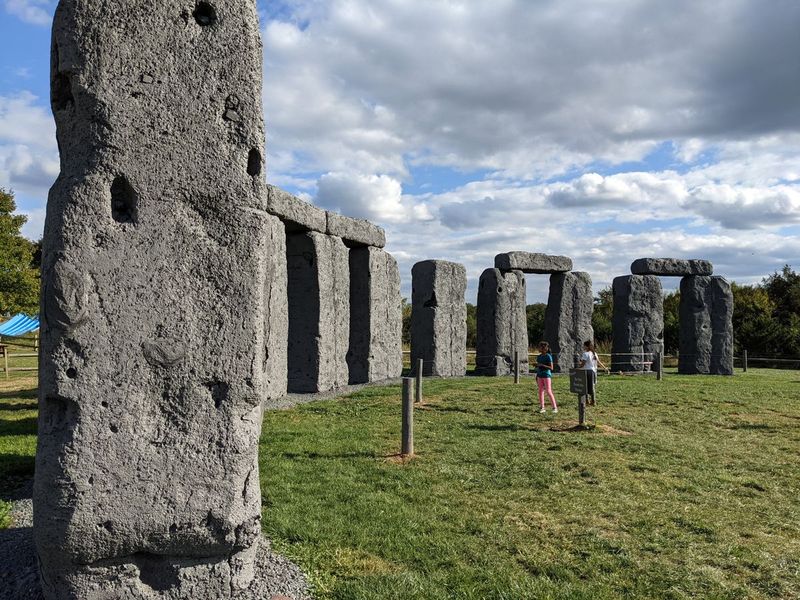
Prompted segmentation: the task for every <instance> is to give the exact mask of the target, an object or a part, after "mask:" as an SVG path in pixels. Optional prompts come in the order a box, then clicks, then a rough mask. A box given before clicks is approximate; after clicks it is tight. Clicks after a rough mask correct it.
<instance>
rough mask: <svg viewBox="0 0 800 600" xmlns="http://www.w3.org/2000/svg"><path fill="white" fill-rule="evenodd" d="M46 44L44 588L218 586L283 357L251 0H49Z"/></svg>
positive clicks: (255, 537)
mask: <svg viewBox="0 0 800 600" xmlns="http://www.w3.org/2000/svg"><path fill="white" fill-rule="evenodd" d="M52 48H53V52H52V80H51V84H52V107H53V112H54V115H55V119H56V126H57V136H58V145H59V149H60V152H61V174H60V176H59V178H58V180H57V181H56V183H55V184H54V186H53V188H52V190H51V193H50V198H49V201H48V210H47V219H46V225H45V234H44V257H43V267H42V283H43V291H42V306H41V319H42V332H41V362H40V384H39V390H40V398H39V436H38V449H37V455H36V479H35V489H34V496H33V501H34V535H35V538H36V546H37V553H38V557H39V561H40V566H41V575H42V584H43V591H44V594H45V597H46V598H48V599H49V600H55V599H59V600H60V599H76V598H80V599H82V600H99V599H109V598H115V599H148V600H149V599H160V600H163V599H189V598H192V599H196V598H231V597H232V596H234V595H235V594H237V593H238V592H239V591H240V590H242V589H244V588H246V587H247V586H248V584H249V583H250V581H251V579H252V577H253V561H254V557H255V551H256V548H257V545H258V541H259V538H260V519H261V497H260V487H259V473H258V439H259V434H260V430H261V420H262V411H261V403H262V400H263V398H264V396H265V395H267V393H268V392H267V390H268V389H269V387H270V384H269V382H268V381H267V380H272V379H280V378H283V377H285V375H284V374H282V373H279V372H278V369H277V367H276V366H275V365H273V363H272V361H273V356H274V354H273V353H272V351H273V348H272V345H273V344H274V343H275V338H276V337H281V336H280V335H277V333H276V332H275V331H271V328H272V327H273V326H274V324H275V323H276V322H278V321H280V318H279V317H276V316H275V315H273V314H272V313H271V306H272V304H271V302H269V301H268V300H267V298H266V297H265V296H266V295H268V294H269V293H270V290H272V289H275V288H273V284H274V283H275V282H279V281H280V274H276V273H275V272H274V270H275V268H276V264H277V262H276V260H275V257H276V254H280V252H281V247H280V245H279V243H278V239H279V236H280V235H281V233H282V231H281V230H282V229H283V228H282V226H281V224H280V222H279V221H278V219H276V218H275V217H273V216H271V215H269V214H268V213H267V212H266V190H265V189H264V182H263V161H262V154H263V147H264V135H263V123H262V103H261V74H262V69H261V61H262V58H261V43H260V39H259V25H258V17H257V14H256V6H255V2H252V1H251V0H216V1H215V2H214V4H213V5H212V4H210V3H208V2H205V1H199V2H196V3H195V2H192V3H189V4H187V3H185V2H177V1H176V0H162V1H159V2H155V1H146V0H137V1H135V2H107V1H106V0H82V1H80V2H78V1H77V0H62V2H61V3H60V4H59V6H58V8H57V10H56V16H55V22H54V26H53V46H52ZM278 302H279V303H282V302H283V300H278Z"/></svg>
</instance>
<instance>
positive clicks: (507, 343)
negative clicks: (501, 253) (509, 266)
mask: <svg viewBox="0 0 800 600" xmlns="http://www.w3.org/2000/svg"><path fill="white" fill-rule="evenodd" d="M525 292H526V291H525V274H524V273H523V272H522V271H508V272H506V273H503V272H502V271H501V270H500V269H486V270H485V271H484V272H483V273H482V274H481V278H480V283H479V284H478V306H477V347H476V358H475V363H476V371H477V373H479V374H480V375H490V376H499V375H508V374H509V373H512V372H513V370H514V353H515V352H518V353H519V360H520V370H521V371H522V372H523V373H526V372H527V371H528V323H527V316H526V313H525V301H526V293H525Z"/></svg>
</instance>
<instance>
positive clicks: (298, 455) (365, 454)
mask: <svg viewBox="0 0 800 600" xmlns="http://www.w3.org/2000/svg"><path fill="white" fill-rule="evenodd" d="M281 458H287V459H289V460H297V459H307V458H310V459H312V460H315V459H319V458H321V459H326V460H339V459H343V458H385V457H384V456H383V455H382V454H378V453H377V452H372V451H368V450H364V451H360V452H339V453H331V454H323V453H321V452H283V453H281Z"/></svg>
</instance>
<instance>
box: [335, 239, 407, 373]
mask: <svg viewBox="0 0 800 600" xmlns="http://www.w3.org/2000/svg"><path fill="white" fill-rule="evenodd" d="M401 304H402V299H401V296H400V271H399V269H398V268H397V261H396V260H395V259H394V257H392V255H391V254H389V253H387V252H384V251H383V250H380V249H378V248H369V247H367V248H353V249H352V250H350V350H349V351H348V353H347V364H348V366H349V369H350V380H349V383H350V384H358V383H372V382H375V381H382V380H385V379H392V378H395V377H400V375H401V374H402V372H403V315H402V307H401Z"/></svg>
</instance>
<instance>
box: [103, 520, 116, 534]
mask: <svg viewBox="0 0 800 600" xmlns="http://www.w3.org/2000/svg"><path fill="white" fill-rule="evenodd" d="M103 529H105V530H106V531H108V532H113V531H114V524H113V523H112V522H111V521H106V522H105V523H103Z"/></svg>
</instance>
